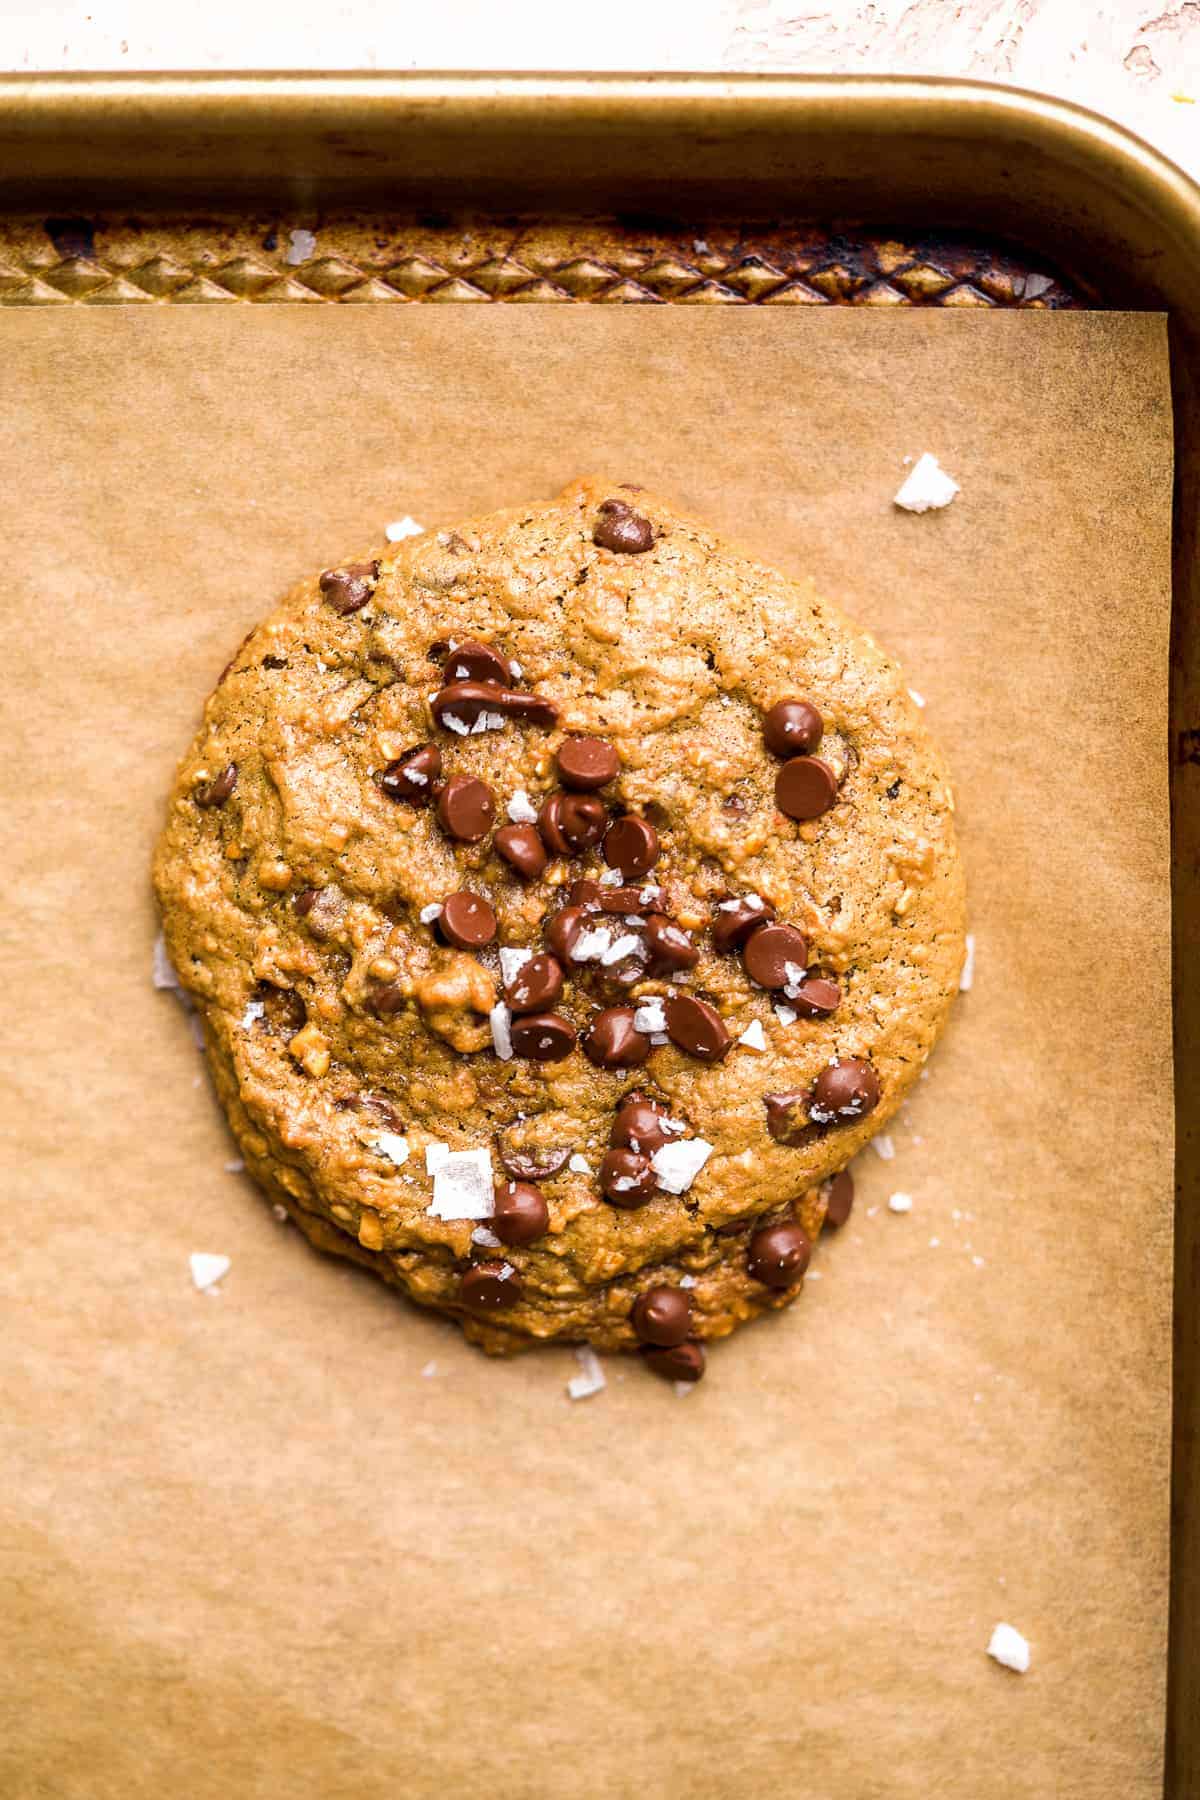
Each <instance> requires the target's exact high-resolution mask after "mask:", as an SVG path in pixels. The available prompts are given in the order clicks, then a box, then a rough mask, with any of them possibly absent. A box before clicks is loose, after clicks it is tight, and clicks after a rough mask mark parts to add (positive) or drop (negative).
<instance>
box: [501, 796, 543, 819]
mask: <svg viewBox="0 0 1200 1800" xmlns="http://www.w3.org/2000/svg"><path fill="white" fill-rule="evenodd" d="M504 810H505V812H506V813H507V814H508V816H509V818H510V819H511V820H512V822H513V824H514V825H536V824H537V807H536V806H535V805H534V804H533V801H532V800H531V799H530V798H529V795H528V794H527V793H526V792H525V789H524V788H518V789H517V791H516V793H515V794H514V795H513V797H512V799H511V800H510V801H509V803H508V805H507V806H506V807H505V809H504Z"/></svg>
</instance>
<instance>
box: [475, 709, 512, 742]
mask: <svg viewBox="0 0 1200 1800" xmlns="http://www.w3.org/2000/svg"><path fill="white" fill-rule="evenodd" d="M506 722H507V721H506V720H505V717H504V714H503V713H494V712H481V713H480V715H479V717H478V718H477V719H476V720H475V723H474V724H473V725H472V727H471V732H472V735H473V736H474V737H478V736H479V734H480V732H481V731H503V730H504V727H505V724H506Z"/></svg>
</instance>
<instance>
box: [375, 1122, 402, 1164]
mask: <svg viewBox="0 0 1200 1800" xmlns="http://www.w3.org/2000/svg"><path fill="white" fill-rule="evenodd" d="M371 1147H372V1149H373V1150H378V1152H379V1154H380V1156H385V1157H386V1158H387V1160H388V1162H390V1163H394V1164H395V1166H396V1168H398V1169H400V1168H403V1166H404V1164H405V1163H406V1162H407V1161H408V1155H409V1150H408V1139H407V1138H406V1137H401V1135H400V1133H399V1132H398V1131H381V1132H380V1134H379V1136H378V1137H377V1138H376V1139H375V1141H374V1143H373V1145H372V1146H371Z"/></svg>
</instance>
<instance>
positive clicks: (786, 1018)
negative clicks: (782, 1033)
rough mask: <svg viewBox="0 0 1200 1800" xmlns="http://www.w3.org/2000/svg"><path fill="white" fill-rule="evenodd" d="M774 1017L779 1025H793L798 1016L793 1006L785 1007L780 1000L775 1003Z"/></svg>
mask: <svg viewBox="0 0 1200 1800" xmlns="http://www.w3.org/2000/svg"><path fill="white" fill-rule="evenodd" d="M775 1017H776V1018H777V1019H778V1020H779V1023H780V1024H781V1025H794V1024H795V1023H796V1020H797V1019H798V1018H799V1017H800V1014H799V1013H798V1012H797V1011H796V1009H795V1007H794V1006H785V1005H784V1003H783V1001H782V1000H777V1001H776V1002H775Z"/></svg>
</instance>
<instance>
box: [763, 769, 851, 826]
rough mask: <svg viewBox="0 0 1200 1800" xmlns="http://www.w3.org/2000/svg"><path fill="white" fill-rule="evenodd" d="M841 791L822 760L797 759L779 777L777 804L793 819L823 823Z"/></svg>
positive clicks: (776, 780) (777, 779) (835, 778)
mask: <svg viewBox="0 0 1200 1800" xmlns="http://www.w3.org/2000/svg"><path fill="white" fill-rule="evenodd" d="M837 791H838V781H837V776H836V775H835V774H834V772H833V770H832V769H831V768H830V766H829V764H828V763H827V762H822V761H821V758H820V757H819V756H793V758H792V760H791V762H785V763H784V765H783V767H782V769H780V771H779V773H778V775H777V776H776V777H775V804H776V806H777V807H778V808H779V810H780V812H782V813H786V814H787V816H788V818H789V819H819V818H820V816H821V814H822V813H826V812H828V811H829V808H830V807H831V806H832V805H833V803H834V801H835V800H836V799H837Z"/></svg>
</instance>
